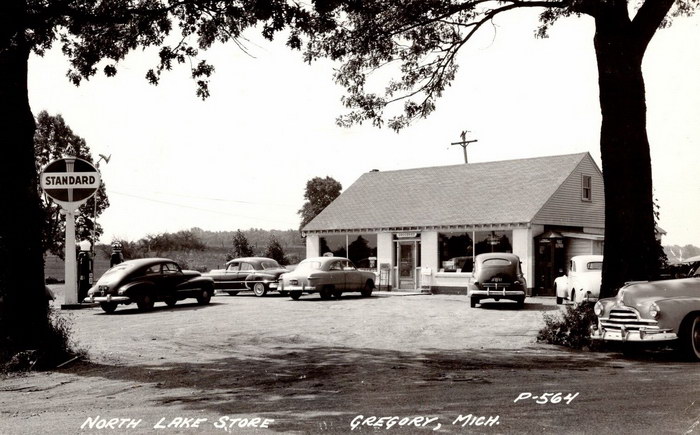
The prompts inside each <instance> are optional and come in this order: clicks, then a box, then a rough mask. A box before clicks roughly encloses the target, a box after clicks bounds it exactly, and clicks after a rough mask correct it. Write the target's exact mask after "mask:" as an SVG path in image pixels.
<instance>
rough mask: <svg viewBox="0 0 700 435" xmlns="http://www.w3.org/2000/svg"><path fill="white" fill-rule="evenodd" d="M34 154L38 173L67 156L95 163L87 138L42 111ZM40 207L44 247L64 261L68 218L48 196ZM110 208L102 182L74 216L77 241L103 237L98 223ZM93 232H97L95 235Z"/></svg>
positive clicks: (61, 118) (37, 122) (57, 118)
mask: <svg viewBox="0 0 700 435" xmlns="http://www.w3.org/2000/svg"><path fill="white" fill-rule="evenodd" d="M34 154H35V155H36V165H37V171H40V170H41V169H42V168H43V167H45V166H46V165H47V164H48V163H49V162H51V161H53V160H55V159H59V158H62V157H65V156H66V155H67V154H70V155H73V156H75V157H79V158H81V159H83V160H87V161H88V162H90V163H95V162H94V161H93V157H92V154H91V152H90V147H89V146H88V145H87V143H86V142H85V139H83V138H82V137H80V136H78V135H76V134H75V133H73V130H72V129H71V128H70V127H69V126H68V125H67V124H66V122H65V120H64V119H63V117H62V116H61V115H56V116H52V115H49V114H48V112H46V111H45V110H42V111H41V112H40V113H39V115H38V116H37V117H36V132H35V134H34ZM41 200H42V201H41V208H42V211H43V213H44V226H43V229H42V245H43V249H44V251H45V252H51V253H52V254H56V255H58V256H60V257H61V258H63V249H64V239H65V237H64V236H65V234H66V215H65V214H62V213H61V208H60V207H59V205H58V204H56V203H55V202H54V201H53V200H52V199H51V198H50V197H49V196H47V195H45V194H43V195H42V196H41ZM107 207H109V199H108V198H107V192H106V191H105V184H104V182H102V183H100V188H99V189H98V190H97V193H96V194H95V195H94V196H93V197H92V198H90V199H88V201H87V202H86V203H85V204H83V205H81V206H80V207H79V208H78V210H77V213H76V217H75V221H76V222H75V233H76V239H77V240H90V241H92V239H93V234H94V236H95V240H97V239H99V237H100V236H101V235H102V232H103V231H102V226H101V225H100V224H99V223H98V222H97V217H99V216H100V215H101V214H102V212H103V211H105V209H106V208H107ZM93 230H94V233H93Z"/></svg>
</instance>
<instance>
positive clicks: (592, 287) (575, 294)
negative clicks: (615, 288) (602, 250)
mask: <svg viewBox="0 0 700 435" xmlns="http://www.w3.org/2000/svg"><path fill="white" fill-rule="evenodd" d="M602 271H603V256H602V255H577V256H575V257H572V258H571V261H570V262H569V271H568V272H567V274H566V275H564V276H560V277H559V278H557V279H555V280H554V292H555V293H556V295H557V304H561V303H562V302H563V301H564V300H565V299H566V300H570V301H571V302H572V303H573V304H574V306H579V305H580V304H582V303H584V302H591V303H593V302H595V301H597V300H598V297H599V296H600V279H601V273H602Z"/></svg>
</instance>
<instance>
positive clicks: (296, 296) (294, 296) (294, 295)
mask: <svg viewBox="0 0 700 435" xmlns="http://www.w3.org/2000/svg"><path fill="white" fill-rule="evenodd" d="M289 296H290V297H291V298H292V299H294V300H295V301H298V300H299V298H300V297H301V292H296V291H294V292H289Z"/></svg>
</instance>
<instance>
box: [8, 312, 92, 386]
mask: <svg viewBox="0 0 700 435" xmlns="http://www.w3.org/2000/svg"><path fill="white" fill-rule="evenodd" d="M47 317H48V319H47V325H46V328H45V329H44V331H43V334H42V335H43V336H42V339H41V341H40V343H41V345H40V346H37V347H38V348H37V349H25V350H20V351H14V352H5V353H4V354H3V355H2V366H0V368H1V370H2V371H3V372H5V373H8V372H28V371H32V370H52V369H55V368H56V367H58V366H59V365H61V364H63V363H65V362H67V361H70V360H71V359H73V358H75V357H79V358H82V357H85V356H86V355H87V351H85V350H83V349H79V348H78V346H77V345H76V343H75V342H74V341H73V339H72V333H73V321H72V319H70V318H69V317H66V316H65V315H63V314H62V313H61V312H60V311H59V310H57V309H54V308H53V307H49V310H48V313H47Z"/></svg>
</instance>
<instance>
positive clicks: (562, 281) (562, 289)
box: [554, 275, 569, 298]
mask: <svg viewBox="0 0 700 435" xmlns="http://www.w3.org/2000/svg"><path fill="white" fill-rule="evenodd" d="M554 286H555V287H556V289H557V296H559V297H562V298H568V297H569V278H568V277H567V276H566V275H562V276H560V277H559V278H556V279H555V280H554Z"/></svg>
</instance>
